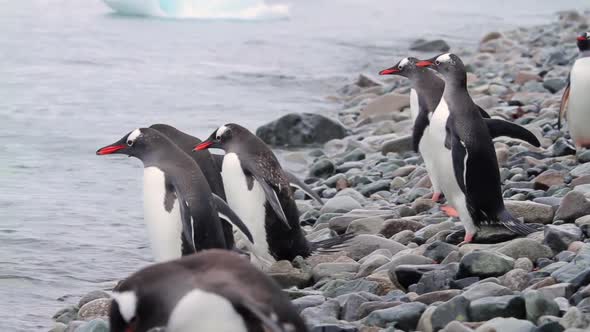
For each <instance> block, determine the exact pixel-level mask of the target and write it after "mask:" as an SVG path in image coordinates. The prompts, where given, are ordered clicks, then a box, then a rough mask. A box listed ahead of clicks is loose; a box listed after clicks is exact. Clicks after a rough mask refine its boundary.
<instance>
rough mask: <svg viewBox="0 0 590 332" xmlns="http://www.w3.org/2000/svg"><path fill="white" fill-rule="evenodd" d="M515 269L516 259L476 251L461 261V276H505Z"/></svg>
mask: <svg viewBox="0 0 590 332" xmlns="http://www.w3.org/2000/svg"><path fill="white" fill-rule="evenodd" d="M513 267H514V259H512V258H510V257H508V256H505V255H501V254H497V253H493V252H487V251H474V252H471V253H469V254H467V255H465V256H463V258H462V259H461V265H460V267H459V274H460V275H463V276H478V277H481V278H487V277H496V276H501V275H503V274H505V273H506V272H508V271H510V270H511V269H512V268H513Z"/></svg>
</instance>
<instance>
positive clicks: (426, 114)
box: [379, 57, 541, 215]
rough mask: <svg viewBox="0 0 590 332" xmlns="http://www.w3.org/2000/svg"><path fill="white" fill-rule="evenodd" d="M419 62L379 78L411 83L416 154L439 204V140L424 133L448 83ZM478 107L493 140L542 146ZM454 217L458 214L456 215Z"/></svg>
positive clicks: (403, 62) (410, 62)
mask: <svg viewBox="0 0 590 332" xmlns="http://www.w3.org/2000/svg"><path fill="white" fill-rule="evenodd" d="M418 61H419V60H418V59H416V58H412V57H409V58H404V59H402V60H401V61H399V62H398V63H397V64H396V65H394V66H393V67H391V68H388V69H384V70H382V71H380V72H379V75H399V76H403V77H406V78H408V79H409V80H410V86H411V90H410V111H411V113H412V119H413V121H414V128H413V131H412V140H413V145H414V151H416V152H420V154H421V155H422V157H423V159H424V165H425V166H426V170H427V171H428V174H429V176H430V179H431V182H432V189H433V191H434V194H433V196H432V199H433V200H434V201H435V202H436V201H438V200H439V198H440V194H441V191H440V186H439V179H438V178H437V177H436V176H435V172H434V168H435V167H436V165H435V164H433V162H434V160H433V158H432V155H433V153H434V151H433V150H432V149H433V147H434V146H435V145H436V144H433V142H432V140H433V139H435V138H433V137H431V135H424V134H425V132H428V131H427V128H428V126H429V124H430V118H431V117H432V114H433V112H434V110H435V109H436V106H438V103H439V102H440V99H441V97H442V94H443V90H444V88H445V82H444V81H443V80H442V79H441V78H440V77H438V76H437V75H436V74H435V72H434V71H433V70H430V69H428V68H423V67H418V66H416V63H417V62H418ZM478 108H479V112H480V114H481V115H482V117H483V118H484V121H485V122H486V124H487V126H488V129H489V130H490V134H491V135H492V138H496V137H500V136H508V137H512V138H516V139H520V140H523V141H526V142H528V143H530V144H531V145H534V146H537V147H539V146H540V145H541V144H540V142H539V140H538V139H537V138H536V137H535V135H534V134H533V133H531V132H530V131H528V130H527V129H526V128H524V127H521V126H519V125H517V124H515V123H512V122H509V121H504V120H500V119H490V116H489V115H488V113H487V112H486V111H484V110H483V109H482V108H481V107H479V106H478ZM449 210H451V209H445V211H449ZM453 212H454V211H453ZM450 214H453V215H454V213H450Z"/></svg>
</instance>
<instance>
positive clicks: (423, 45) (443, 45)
mask: <svg viewBox="0 0 590 332" xmlns="http://www.w3.org/2000/svg"><path fill="white" fill-rule="evenodd" d="M450 49H451V47H450V46H449V44H447V42H445V41H444V40H442V39H435V40H424V39H418V40H415V41H414V42H412V44H411V45H410V50H411V51H420V52H439V53H442V52H448V51H449V50H450Z"/></svg>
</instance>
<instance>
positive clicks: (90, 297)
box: [78, 290, 111, 308]
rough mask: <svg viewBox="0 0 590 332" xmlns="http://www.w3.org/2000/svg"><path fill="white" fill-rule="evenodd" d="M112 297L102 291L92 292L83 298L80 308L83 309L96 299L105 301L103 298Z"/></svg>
mask: <svg viewBox="0 0 590 332" xmlns="http://www.w3.org/2000/svg"><path fill="white" fill-rule="evenodd" d="M110 297H111V296H110V295H109V294H108V293H107V292H104V291H101V290H96V291H92V292H90V293H88V294H86V295H84V296H82V298H81V299H80V301H79V302H78V307H80V308H82V307H83V306H84V305H85V304H86V303H88V302H91V301H93V300H96V299H103V298H105V299H108V298H110Z"/></svg>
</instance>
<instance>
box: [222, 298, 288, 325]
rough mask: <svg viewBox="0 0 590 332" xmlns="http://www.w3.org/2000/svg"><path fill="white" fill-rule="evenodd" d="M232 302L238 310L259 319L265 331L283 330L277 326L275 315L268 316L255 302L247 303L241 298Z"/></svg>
mask: <svg viewBox="0 0 590 332" xmlns="http://www.w3.org/2000/svg"><path fill="white" fill-rule="evenodd" d="M232 302H233V305H234V306H235V307H237V309H238V311H245V312H246V313H248V314H250V315H251V316H254V317H255V318H256V319H257V320H259V321H260V323H261V324H262V326H263V327H264V331H265V332H285V330H284V329H283V328H281V327H280V326H279V323H278V322H277V321H276V317H275V318H274V319H273V317H272V316H271V317H269V316H268V315H267V314H265V313H264V312H263V311H262V310H260V308H258V306H256V305H255V304H253V303H249V302H248V301H245V300H243V299H241V300H236V301H232ZM275 315H276V314H275Z"/></svg>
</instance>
